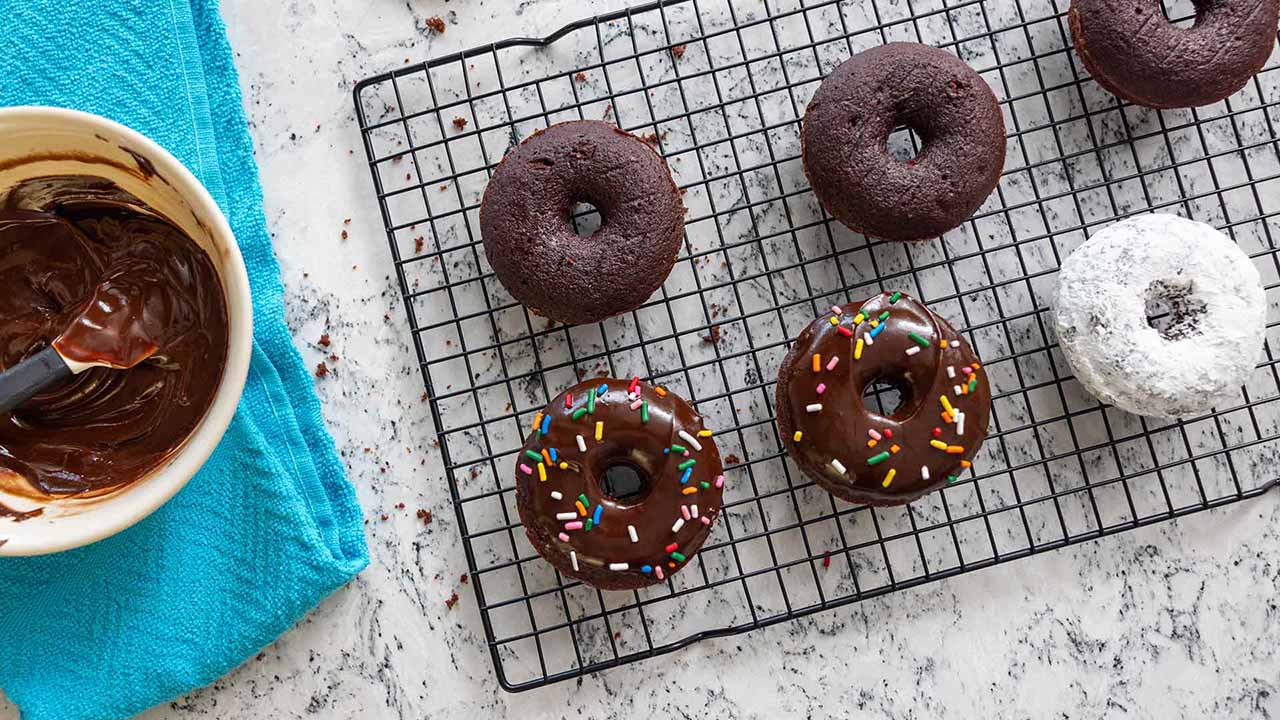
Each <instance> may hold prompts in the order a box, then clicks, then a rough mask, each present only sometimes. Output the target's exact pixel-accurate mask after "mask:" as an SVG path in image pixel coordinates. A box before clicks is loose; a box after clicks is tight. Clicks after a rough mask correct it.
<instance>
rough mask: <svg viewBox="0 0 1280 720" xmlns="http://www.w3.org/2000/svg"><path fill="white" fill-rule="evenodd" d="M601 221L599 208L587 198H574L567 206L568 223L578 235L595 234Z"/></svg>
mask: <svg viewBox="0 0 1280 720" xmlns="http://www.w3.org/2000/svg"><path fill="white" fill-rule="evenodd" d="M603 223H604V216H603V215H601V214H600V209H599V208H597V207H596V206H595V205H593V204H591V201H589V200H586V199H580V200H576V201H574V203H573V205H572V206H570V208H569V225H571V226H572V227H573V231H574V232H575V233H577V234H578V236H579V237H591V236H592V235H595V234H596V231H597V230H599V229H600V225H601V224H603Z"/></svg>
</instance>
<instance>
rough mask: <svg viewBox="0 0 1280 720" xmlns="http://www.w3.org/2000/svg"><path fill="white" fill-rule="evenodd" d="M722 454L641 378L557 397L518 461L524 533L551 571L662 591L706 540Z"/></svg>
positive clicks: (685, 409)
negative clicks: (664, 583) (657, 585)
mask: <svg viewBox="0 0 1280 720" xmlns="http://www.w3.org/2000/svg"><path fill="white" fill-rule="evenodd" d="M722 470H723V467H722V465H721V462H720V451H719V449H718V448H716V443H715V441H714V440H713V439H712V435H711V431H710V430H708V429H706V427H705V426H704V425H703V422H702V417H701V416H700V415H698V413H697V412H695V411H694V410H693V408H692V407H690V406H689V404H688V403H687V402H685V401H684V400H683V399H682V398H680V397H677V396H676V395H675V394H674V393H671V392H669V391H667V390H666V389H664V388H662V387H654V386H651V385H649V384H648V383H644V382H640V379H639V378H632V379H631V381H630V382H628V381H626V380H614V379H611V378H602V379H595V380H590V381H587V382H583V383H579V384H578V385H575V386H573V387H571V388H569V389H568V390H566V391H565V392H563V393H561V394H560V395H558V396H556V398H555V399H553V400H552V401H551V404H549V405H547V407H546V408H544V409H543V410H542V412H540V413H538V415H537V417H536V418H535V420H534V425H533V429H532V431H531V432H530V434H529V437H528V439H527V440H526V441H525V444H524V447H523V448H521V450H520V456H519V457H518V458H517V460H516V470H515V478H516V503H517V508H518V510H519V512H520V521H521V522H522V523H524V529H525V533H526V534H527V535H528V536H529V541H530V542H531V543H533V546H534V548H535V549H537V551H538V552H539V553H540V554H541V555H542V556H543V557H544V558H546V559H547V560H548V561H550V562H551V564H553V565H555V566H556V568H557V569H558V570H560V572H562V573H564V574H565V575H568V576H569V577H573V578H576V579H578V580H582V581H583V582H585V583H587V584H589V585H591V586H593V587H597V588H600V589H602V590H628V589H634V588H640V587H644V586H646V585H652V584H654V583H658V582H662V581H663V580H665V579H666V578H667V577H669V576H670V575H671V574H672V573H675V572H676V571H678V570H680V569H681V568H683V567H684V566H685V563H686V562H688V560H689V559H690V558H692V557H693V554H694V553H696V552H697V551H698V548H700V547H701V546H702V543H703V541H704V540H706V538H707V536H708V535H709V534H710V533H711V527H712V522H713V521H714V520H715V518H716V517H717V516H718V515H719V513H720V509H721V495H722V489H723V487H724V475H722V474H721V472H722Z"/></svg>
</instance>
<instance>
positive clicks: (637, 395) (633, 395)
mask: <svg viewBox="0 0 1280 720" xmlns="http://www.w3.org/2000/svg"><path fill="white" fill-rule="evenodd" d="M627 399H628V400H632V401H635V400H639V399H640V393H638V392H633V393H627Z"/></svg>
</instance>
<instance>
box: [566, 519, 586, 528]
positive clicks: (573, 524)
mask: <svg viewBox="0 0 1280 720" xmlns="http://www.w3.org/2000/svg"><path fill="white" fill-rule="evenodd" d="M564 529H565V530H581V529H582V521H581V520H574V521H573V522H567V523H565V524H564Z"/></svg>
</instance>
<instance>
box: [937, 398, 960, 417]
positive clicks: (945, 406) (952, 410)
mask: <svg viewBox="0 0 1280 720" xmlns="http://www.w3.org/2000/svg"><path fill="white" fill-rule="evenodd" d="M938 400H939V401H940V402H941V403H942V408H943V409H944V410H946V411H947V412H949V413H951V414H953V415H954V414H955V412H956V409H955V408H953V407H951V401H950V400H948V399H947V396H946V395H939V396H938Z"/></svg>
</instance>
